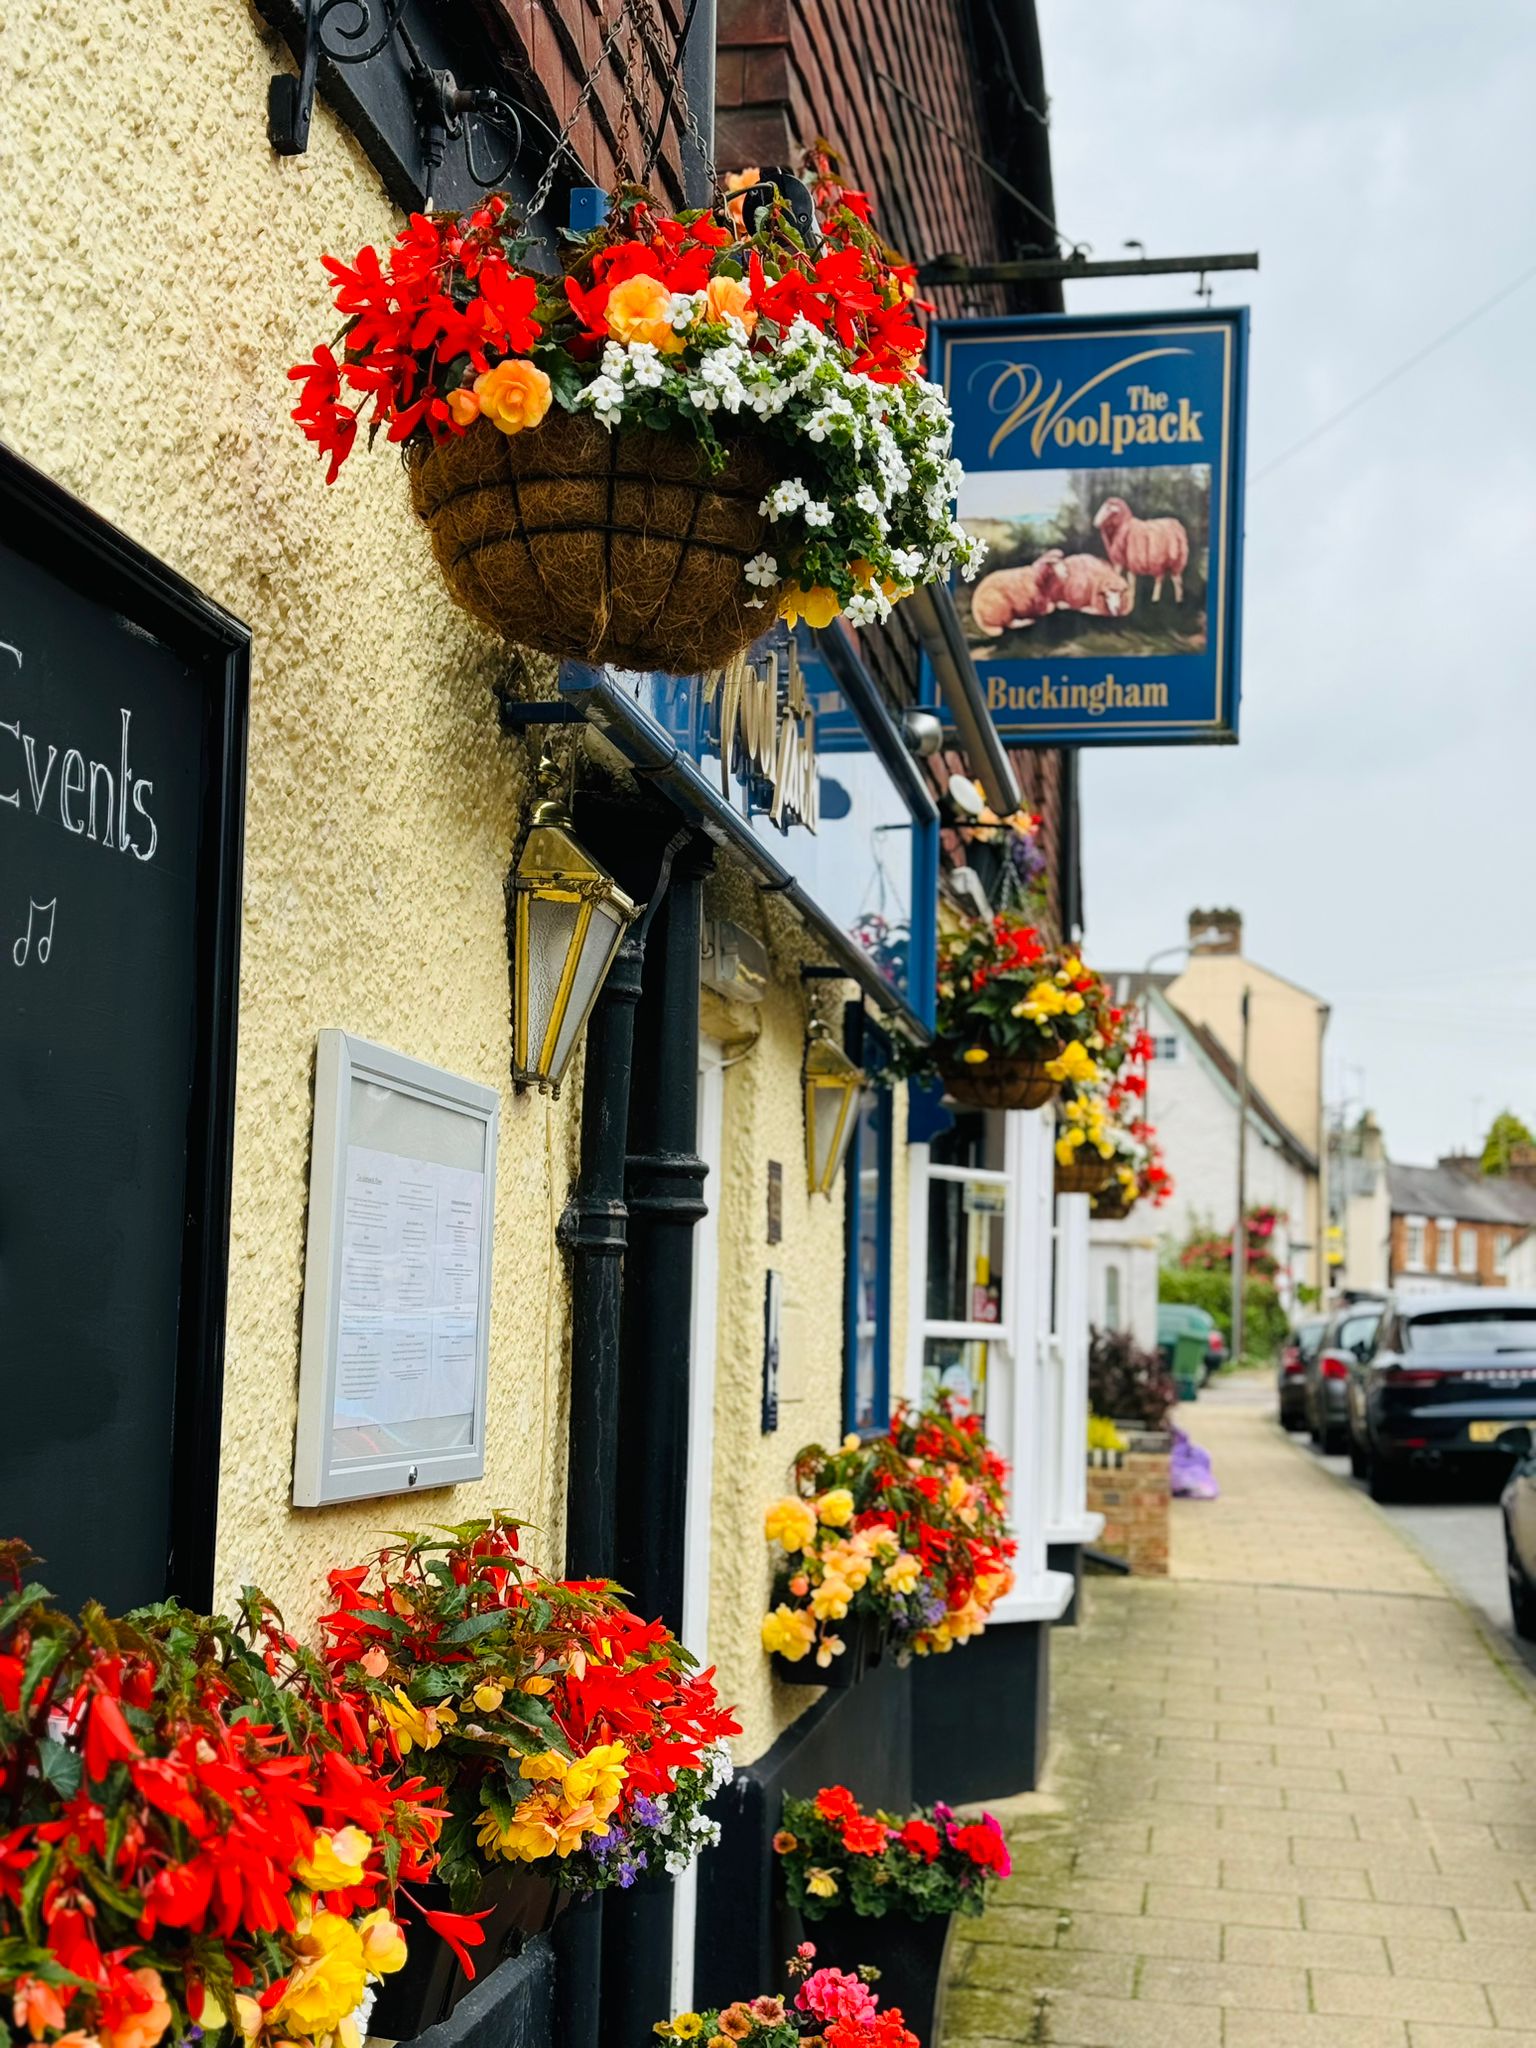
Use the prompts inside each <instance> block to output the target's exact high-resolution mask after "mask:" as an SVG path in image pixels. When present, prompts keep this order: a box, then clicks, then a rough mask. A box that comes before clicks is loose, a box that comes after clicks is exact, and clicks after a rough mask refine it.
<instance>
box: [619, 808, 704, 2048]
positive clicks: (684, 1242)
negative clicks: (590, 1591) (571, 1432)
mask: <svg viewBox="0 0 1536 2048" xmlns="http://www.w3.org/2000/svg"><path fill="white" fill-rule="evenodd" d="M711 864H712V856H711V851H710V845H709V842H708V840H707V839H704V838H703V837H702V836H700V837H696V838H695V839H694V841H693V843H692V844H691V845H690V846H689V847H688V848H687V849H686V850H685V851H684V852H682V853H681V854H679V856H678V858H677V861H676V863H675V865H674V867H673V870H672V881H671V887H670V888H669V890H668V892H667V899H666V902H665V903H664V904H663V906H662V909H661V914H660V916H659V917H658V918H657V920H656V925H655V929H654V931H653V932H652V934H651V941H650V944H649V946H648V947H647V949H646V956H645V969H644V982H643V987H642V992H641V997H640V1007H639V1010H638V1013H637V1015H636V1019H635V1046H634V1066H635V1073H636V1076H637V1085H636V1086H635V1087H634V1088H633V1089H632V1091H631V1093H630V1101H629V1154H628V1158H627V1160H626V1163H625V1178H624V1189H625V1200H626V1204H627V1206H628V1210H629V1251H628V1254H627V1257H626V1265H625V1284H624V1307H623V1342H622V1347H621V1358H622V1372H623V1384H622V1388H621V1390H620V1397H619V1406H618V1419H619V1430H620V1437H621V1441H622V1443H623V1457H622V1459H621V1461H620V1464H619V1474H618V1510H619V1512H618V1529H619V1541H618V1566H619V1571H618V1576H619V1578H620V1581H621V1582H622V1584H623V1585H624V1586H626V1587H627V1588H628V1590H629V1595H630V1602H631V1605H632V1606H633V1607H634V1608H635V1611H636V1612H637V1613H639V1614H641V1615H644V1616H645V1617H646V1618H647V1619H650V1618H651V1617H653V1616H657V1615H659V1616H660V1617H661V1619H662V1620H663V1621H665V1622H666V1624H667V1626H668V1627H669V1628H670V1629H672V1630H674V1631H676V1630H679V1629H680V1628H681V1627H682V1619H683V1529H684V1523H685V1518H686V1514H687V1506H688V1500H687V1486H688V1387H689V1377H690V1368H691V1335H692V1332H691V1322H692V1304H693V1232H694V1226H695V1225H696V1224H697V1222H698V1221H699V1218H700V1217H701V1216H703V1215H704V1214H705V1212H706V1203H705V1200H704V1176H705V1173H706V1171H707V1169H706V1167H705V1164H704V1161H703V1160H702V1159H701V1158H700V1157H699V1154H698V1150H697V1145H698V1092H699V1088H698V1075H699V940H700V930H701V923H702V917H703V897H704V878H705V876H706V875H707V874H708V872H709V870H710V866H711ZM671 1968H672V1882H671V1880H670V1878H668V1877H667V1876H666V1875H665V1873H664V1872H660V1871H657V1872H649V1873H647V1875H646V1877H645V1878H644V1879H643V1880H642V1881H641V1882H640V1883H639V1884H637V1885H636V1886H635V1887H634V1889H633V1890H631V1891H629V1892H623V1893H609V1894H608V1899H607V1906H606V1911H605V1915H604V1929H603V1994H602V1995H603V2009H604V2011H605V2012H608V2013H615V2014H624V2015H626V2016H627V2019H628V2020H629V2021H633V2022H639V2023H641V2024H642V2031H643V2026H644V2024H647V2023H648V2021H649V2019H650V2018H651V2017H656V2018H660V2017H662V2016H664V2015H665V2014H666V2012H667V2010H668V1999H669V1995H670V1990H671ZM605 2031H606V2029H605Z"/></svg>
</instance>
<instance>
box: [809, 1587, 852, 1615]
mask: <svg viewBox="0 0 1536 2048" xmlns="http://www.w3.org/2000/svg"><path fill="white" fill-rule="evenodd" d="M852 1598H853V1589H852V1587H851V1586H850V1585H849V1584H848V1581H847V1580H846V1579H823V1580H822V1582H821V1584H820V1585H819V1586H818V1587H817V1588H816V1590H815V1592H814V1593H812V1595H811V1612H812V1614H814V1615H815V1617H816V1619H817V1620H818V1621H841V1620H842V1618H843V1616H844V1615H845V1614H846V1613H847V1612H848V1602H849V1601H850V1600H851V1599H852Z"/></svg>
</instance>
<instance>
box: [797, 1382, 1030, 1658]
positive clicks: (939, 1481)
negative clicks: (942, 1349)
mask: <svg viewBox="0 0 1536 2048" xmlns="http://www.w3.org/2000/svg"><path fill="white" fill-rule="evenodd" d="M793 1472H794V1479H795V1492H794V1493H792V1494H789V1495H786V1496H785V1498H784V1499H782V1500H779V1501H776V1502H775V1503H774V1504H773V1506H772V1507H771V1508H770V1509H769V1510H768V1514H767V1517H766V1521H765V1529H766V1533H767V1536H768V1538H769V1541H770V1542H772V1543H775V1544H776V1545H777V1546H778V1547H779V1549H780V1551H781V1553H782V1558H781V1562H780V1565H779V1568H778V1571H777V1574H776V1577H775V1581H774V1591H773V1601H774V1605H773V1608H772V1610H771V1612H770V1613H769V1614H768V1615H767V1616H766V1617H765V1619H764V1622H763V1646H764V1648H765V1649H767V1650H768V1651H770V1652H771V1653H773V1654H774V1656H775V1658H776V1659H777V1660H779V1669H780V1672H781V1675H784V1676H788V1677H792V1678H794V1679H796V1680H799V1681H800V1682H804V1683H811V1684H820V1683H827V1682H828V1680H827V1679H826V1677H825V1676H824V1675H823V1674H825V1673H828V1672H829V1671H835V1670H836V1669H837V1660H839V1659H841V1658H843V1657H845V1656H847V1655H848V1654H849V1649H850V1636H849V1629H850V1625H852V1626H853V1627H855V1628H858V1629H859V1630H860V1631H861V1635H860V1637H859V1638H858V1639H857V1640H856V1641H855V1644H854V1648H855V1650H856V1651H857V1650H860V1649H861V1648H862V1654H863V1655H864V1657H865V1659H866V1661H867V1659H868V1653H869V1647H870V1632H871V1631H873V1632H877V1633H878V1635H880V1636H882V1637H883V1638H884V1640H885V1641H888V1642H889V1644H890V1645H891V1647H892V1648H893V1649H894V1650H895V1651H896V1652H897V1653H898V1654H905V1653H907V1652H909V1651H915V1652H916V1653H917V1654H918V1655H920V1656H925V1655H928V1654H930V1653H932V1652H935V1651H945V1650H949V1649H951V1648H953V1646H954V1645H955V1644H956V1643H958V1642H964V1641H966V1640H967V1638H969V1637H970V1636H973V1635H978V1634H979V1633H980V1632H981V1630H982V1629H983V1628H984V1627H985V1625H986V1618H987V1616H988V1614H989V1613H990V1612H991V1610H992V1608H993V1607H994V1606H995V1605H996V1604H997V1602H998V1601H999V1600H1000V1599H1001V1598H1002V1597H1003V1595H1004V1594H1005V1593H1006V1592H1007V1590H1008V1588H1009V1587H1010V1586H1011V1585H1012V1584H1013V1571H1012V1566H1011V1562H1010V1560H1011V1559H1012V1557H1013V1554H1014V1543H1013V1539H1012V1537H1011V1536H1010V1535H1009V1533H1008V1521H1007V1494H1006V1482H1007V1466H1006V1465H1005V1464H1004V1463H1003V1461H1002V1459H1001V1458H999V1457H998V1456H997V1454H996V1452H995V1451H993V1450H992V1448H991V1446H990V1445H989V1444H988V1443H987V1441H986V1438H985V1436H984V1435H983V1433H982V1430H981V1425H980V1422H979V1420H978V1419H977V1418H976V1417H975V1416H972V1415H967V1414H964V1413H962V1411H960V1410H959V1409H958V1408H957V1407H956V1406H955V1405H954V1404H953V1403H951V1402H949V1401H948V1400H944V1401H942V1402H941V1403H940V1404H939V1405H938V1406H936V1407H934V1408H931V1409H925V1410H921V1411H914V1410H912V1409H910V1408H908V1407H906V1406H905V1405H903V1406H902V1407H901V1408H899V1409H898V1410H897V1412H896V1414H895V1416H894V1417H893V1419H892V1422H891V1425H890V1429H889V1431H888V1432H887V1434H886V1435H885V1436H883V1437H875V1438H863V1437H859V1436H855V1435H850V1436H848V1437H845V1438H844V1440H843V1442H842V1444H841V1445H840V1447H839V1448H838V1449H837V1450H836V1451H827V1450H825V1449H823V1448H822V1446H821V1445H819V1444H810V1445H807V1446H806V1448H805V1449H804V1450H803V1451H801V1452H800V1454H799V1456H798V1457H797V1458H796V1460H795V1463H794V1467H793ZM786 1666H787V1667H789V1668H788V1669H786V1668H785V1667H786ZM802 1672H803V1673H804V1677H803V1679H801V1673H802Z"/></svg>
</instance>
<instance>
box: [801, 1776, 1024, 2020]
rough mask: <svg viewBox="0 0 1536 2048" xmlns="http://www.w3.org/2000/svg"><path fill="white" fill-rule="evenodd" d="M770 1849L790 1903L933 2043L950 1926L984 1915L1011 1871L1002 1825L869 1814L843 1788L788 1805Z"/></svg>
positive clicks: (946, 1816) (936, 1810)
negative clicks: (858, 1962) (852, 1957)
mask: <svg viewBox="0 0 1536 2048" xmlns="http://www.w3.org/2000/svg"><path fill="white" fill-rule="evenodd" d="M773 1846H774V1849H775V1851H776V1853H777V1854H778V1857H779V1861H780V1866H781V1868H782V1869H783V1872H784V1885H785V1892H786V1895H787V1897H788V1899H789V1903H790V1904H791V1905H792V1906H793V1907H794V1908H795V1909H796V1910H797V1911H798V1912H799V1913H800V1914H801V1916H802V1917H803V1918H804V1919H805V1920H808V1921H811V1922H814V1923H816V1924H817V1926H818V1928H819V1929H820V1930H821V1931H822V1932H823V1933H824V1936H825V1939H826V1941H827V1942H828V1943H829V1944H831V1945H832V1946H833V1947H834V1948H835V1950H836V1951H837V1952H839V1953H842V1954H858V1955H860V1956H863V1957H864V1958H865V1959H866V1960H867V1961H869V1962H871V1963H874V1964H876V1965H877V1966H878V1968H879V1970H880V1983H881V1985H882V1986H883V1987H884V1989H885V1990H886V1992H887V1994H888V1995H890V1996H892V1997H894V1998H896V1999H897V2001H898V2002H899V2004H900V2005H901V2008H902V2011H903V2012H904V2013H905V2014H906V2015H907V2017H908V2019H909V2020H910V2021H911V2022H912V2024H913V2025H914V2026H916V2027H918V2028H919V2029H920V2031H921V2032H922V2033H923V2034H924V2035H925V2037H927V2036H931V2035H932V2034H933V2033H934V2031H935V2020H936V2015H937V2005H938V1999H939V1995H940V1992H941V1989H942V1983H943V1971H944V1954H945V1949H946V1946H947V1943H948V1939H949V1931H950V1925H951V1922H952V1920H953V1918H954V1916H955V1915H956V1914H970V1915H974V1914H979V1913H980V1912H981V1911H982V1908H983V1907H984V1906H985V1904H986V1901H987V1894H988V1891H989V1888H990V1887H991V1886H992V1884H994V1883H995V1882H996V1880H997V1879H999V1878H1003V1877H1006V1876H1007V1875H1008V1874H1009V1872H1010V1870H1011V1869H1012V1867H1013V1865H1012V1859H1011V1857H1010V1856H1009V1853H1008V1845H1007V1843H1006V1841H1005V1840H1004V1839H1003V1832H1002V1829H1001V1828H1000V1827H999V1826H998V1824H997V1822H996V1821H995V1820H994V1819H993V1818H992V1816H991V1815H990V1814H983V1815H982V1817H981V1819H980V1820H963V1819H962V1818H961V1817H960V1816H959V1815H957V1814H956V1813H955V1812H954V1811H953V1809H952V1808H950V1807H948V1806H944V1805H935V1806H931V1807H922V1808H919V1809H918V1810H917V1811H916V1812H915V1813H911V1814H908V1815H905V1816H902V1815H898V1814H889V1813H873V1814H866V1813H864V1812H863V1811H862V1809H861V1808H860V1806H859V1804H858V1802H857V1800H855V1798H854V1796H853V1794H852V1793H851V1792H850V1791H849V1790H848V1788H847V1786H846V1785H826V1786H823V1787H822V1789H821V1790H820V1791H819V1792H818V1793H817V1794H816V1797H815V1798H814V1799H786V1800H785V1802H784V1814H783V1824H782V1826H781V1828H780V1830H779V1832H778V1833H777V1834H776V1835H775V1836H774V1841H773Z"/></svg>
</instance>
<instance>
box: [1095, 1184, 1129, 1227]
mask: <svg viewBox="0 0 1536 2048" xmlns="http://www.w3.org/2000/svg"><path fill="white" fill-rule="evenodd" d="M1130 1213H1131V1198H1130V1196H1129V1195H1127V1193H1126V1192H1125V1189H1124V1188H1122V1187H1118V1186H1112V1187H1107V1188H1101V1189H1100V1191H1099V1192H1098V1194H1096V1195H1095V1196H1094V1198H1093V1214H1094V1217H1095V1218H1096V1220H1097V1221H1098V1222H1100V1223H1118V1222H1119V1221H1120V1219H1121V1218H1122V1217H1123V1216H1129V1215H1130Z"/></svg>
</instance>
